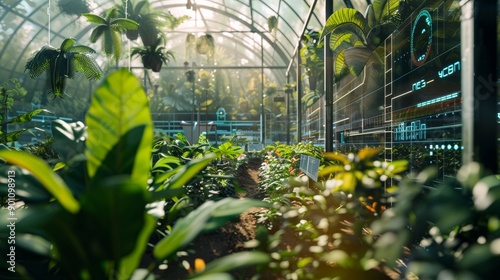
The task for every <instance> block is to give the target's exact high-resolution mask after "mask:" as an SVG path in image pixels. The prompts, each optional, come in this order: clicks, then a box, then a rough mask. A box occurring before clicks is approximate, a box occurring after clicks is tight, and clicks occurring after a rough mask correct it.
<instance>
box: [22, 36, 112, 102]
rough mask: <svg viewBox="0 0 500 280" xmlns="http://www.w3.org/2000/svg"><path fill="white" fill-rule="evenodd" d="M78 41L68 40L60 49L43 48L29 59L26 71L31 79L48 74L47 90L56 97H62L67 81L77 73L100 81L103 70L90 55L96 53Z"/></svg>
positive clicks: (48, 46) (46, 46) (47, 46)
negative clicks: (78, 43) (77, 43)
mask: <svg viewBox="0 0 500 280" xmlns="http://www.w3.org/2000/svg"><path fill="white" fill-rule="evenodd" d="M75 43H76V40H75V39H73V38H68V39H66V40H64V41H63V42H62V43H61V46H60V47H59V48H55V47H53V46H50V45H45V46H43V47H42V48H41V49H40V50H39V51H36V52H34V53H33V54H32V56H31V57H30V58H29V59H28V62H27V63H26V67H25V70H28V71H29V76H30V77H31V78H33V79H34V78H37V77H38V76H40V75H41V74H42V73H43V72H46V73H47V90H48V93H49V94H54V96H55V97H57V96H59V97H62V96H63V95H64V90H65V88H66V79H67V78H69V79H73V78H74V77H75V73H76V72H80V73H82V74H84V75H85V77H86V78H87V79H89V80H99V79H100V78H101V77H102V74H103V73H102V70H101V68H100V67H99V65H98V64H97V62H96V61H95V60H94V58H93V57H91V56H90V55H89V54H93V53H95V51H94V50H93V49H92V48H90V47H87V46H82V45H75Z"/></svg>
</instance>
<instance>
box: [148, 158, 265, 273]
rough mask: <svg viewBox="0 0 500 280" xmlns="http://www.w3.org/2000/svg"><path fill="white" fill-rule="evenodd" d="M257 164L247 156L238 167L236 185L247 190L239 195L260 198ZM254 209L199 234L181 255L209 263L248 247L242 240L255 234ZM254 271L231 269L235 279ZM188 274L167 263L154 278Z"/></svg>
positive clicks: (255, 160)
mask: <svg viewBox="0 0 500 280" xmlns="http://www.w3.org/2000/svg"><path fill="white" fill-rule="evenodd" d="M260 165H261V162H260V160H259V159H252V158H250V159H249V161H248V163H247V164H245V165H242V166H241V167H240V168H239V169H238V170H237V174H236V176H237V178H238V179H237V181H238V184H239V187H240V188H241V189H243V190H244V191H245V192H246V193H244V194H239V195H238V196H239V197H240V198H244V197H249V198H255V199H262V197H263V194H262V193H260V191H259V172H260V171H259V167H260ZM257 211H259V209H253V208H252V209H249V210H247V211H246V212H244V213H243V214H241V215H240V219H239V221H236V222H229V223H227V224H226V225H225V226H224V227H222V228H221V229H219V230H217V231H215V232H212V233H208V234H204V235H201V236H199V237H198V238H197V239H196V240H195V241H194V242H193V244H192V245H191V246H189V248H186V250H185V251H187V252H189V255H188V256H186V257H185V258H182V259H185V260H186V261H187V262H189V263H190V265H191V267H192V266H193V264H194V259H195V258H201V259H203V260H204V261H205V263H209V262H211V261H213V260H215V259H218V258H220V257H223V256H226V255H229V254H232V253H236V252H241V251H245V250H247V249H246V248H245V247H244V246H245V242H247V241H249V240H252V239H254V238H255V228H256V219H255V215H254V214H255V213H256V212H257ZM254 274H255V272H254V271H252V269H251V268H250V269H246V270H243V271H239V272H234V273H233V275H234V276H235V278H236V279H250V278H251V277H252V276H253V275H254ZM187 276H188V272H187V271H186V270H185V269H183V268H182V267H169V268H167V269H166V270H165V271H160V273H158V274H157V277H159V278H157V279H168V280H175V279H179V280H180V279H185V278H186V277H187Z"/></svg>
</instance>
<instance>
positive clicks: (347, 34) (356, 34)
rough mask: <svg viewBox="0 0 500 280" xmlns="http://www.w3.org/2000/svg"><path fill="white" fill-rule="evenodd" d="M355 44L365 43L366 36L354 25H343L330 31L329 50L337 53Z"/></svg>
mask: <svg viewBox="0 0 500 280" xmlns="http://www.w3.org/2000/svg"><path fill="white" fill-rule="evenodd" d="M357 42H361V43H363V44H365V43H366V35H365V33H364V32H363V30H361V29H360V28H359V27H358V26H357V25H356V24H354V23H345V24H342V25H339V26H338V27H337V28H335V29H334V30H332V33H331V35H330V49H332V50H333V51H334V52H336V51H337V52H338V51H340V50H342V49H343V48H342V47H344V48H347V47H352V46H354V44H356V43H357Z"/></svg>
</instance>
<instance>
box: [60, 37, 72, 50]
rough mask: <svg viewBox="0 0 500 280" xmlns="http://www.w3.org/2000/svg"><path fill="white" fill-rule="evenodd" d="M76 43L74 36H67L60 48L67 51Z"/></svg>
mask: <svg viewBox="0 0 500 280" xmlns="http://www.w3.org/2000/svg"><path fill="white" fill-rule="evenodd" d="M75 43H76V40H75V39H73V38H66V39H64V41H63V42H62V43H61V47H60V48H59V49H60V50H62V51H67V50H68V49H70V48H71V47H72V46H73V45H74V44H75Z"/></svg>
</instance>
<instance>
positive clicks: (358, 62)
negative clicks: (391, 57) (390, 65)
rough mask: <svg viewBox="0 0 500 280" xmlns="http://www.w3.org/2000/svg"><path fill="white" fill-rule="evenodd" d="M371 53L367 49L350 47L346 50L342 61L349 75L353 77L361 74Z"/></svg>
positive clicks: (371, 51)
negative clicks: (347, 68)
mask: <svg viewBox="0 0 500 280" xmlns="http://www.w3.org/2000/svg"><path fill="white" fill-rule="evenodd" d="M372 53H373V50H371V49H370V48H368V47H352V48H348V49H346V50H345V52H344V60H345V64H346V65H348V67H349V71H350V72H351V74H353V75H354V76H358V75H359V74H361V72H362V71H363V69H364V68H365V65H366V62H367V61H368V59H369V58H370V55H371V54H372Z"/></svg>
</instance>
